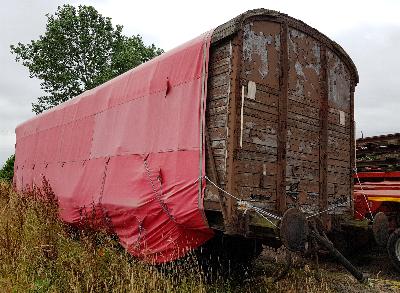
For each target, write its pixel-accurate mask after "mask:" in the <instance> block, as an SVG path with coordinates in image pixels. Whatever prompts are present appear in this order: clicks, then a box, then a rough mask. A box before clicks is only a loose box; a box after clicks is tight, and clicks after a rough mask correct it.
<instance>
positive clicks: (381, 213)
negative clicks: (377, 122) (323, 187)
mask: <svg viewBox="0 0 400 293" xmlns="http://www.w3.org/2000/svg"><path fill="white" fill-rule="evenodd" d="M399 142H400V134H390V135H382V136H375V137H368V138H362V139H358V140H357V165H358V170H357V171H358V172H356V173H355V174H354V180H355V182H354V216H355V218H356V219H359V220H362V219H368V220H370V221H371V222H372V230H373V232H374V238H375V240H376V242H377V243H378V244H380V245H382V246H386V247H387V252H388V254H389V257H390V259H391V261H392V262H393V264H394V266H395V267H396V268H397V269H398V270H399V271H400V168H399V165H400V164H399V158H398V156H399V153H400V143H399Z"/></svg>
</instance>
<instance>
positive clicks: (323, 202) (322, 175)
mask: <svg viewBox="0 0 400 293" xmlns="http://www.w3.org/2000/svg"><path fill="white" fill-rule="evenodd" d="M321 65H322V68H323V69H322V72H321V79H320V84H321V97H320V110H319V111H320V112H319V113H320V147H319V199H318V202H319V208H320V210H321V211H324V210H326V209H327V208H328V174H327V171H328V77H327V56H326V47H325V46H323V47H322V48H321ZM322 220H323V224H324V225H325V227H326V226H327V224H328V223H327V221H328V217H327V215H326V214H323V215H322Z"/></svg>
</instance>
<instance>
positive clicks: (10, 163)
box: [0, 155, 15, 182]
mask: <svg viewBox="0 0 400 293" xmlns="http://www.w3.org/2000/svg"><path fill="white" fill-rule="evenodd" d="M14 162H15V155H12V156H11V157H9V158H8V159H7V161H6V162H5V164H4V166H3V168H1V169H0V179H2V180H5V181H8V182H12V180H13V177H14Z"/></svg>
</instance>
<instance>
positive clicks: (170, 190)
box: [14, 33, 213, 263]
mask: <svg viewBox="0 0 400 293" xmlns="http://www.w3.org/2000/svg"><path fill="white" fill-rule="evenodd" d="M210 36H211V33H207V34H204V35H202V36H200V37H198V38H196V39H194V40H192V41H190V42H188V43H186V44H184V45H182V46H180V47H178V48H176V49H174V50H172V51H169V52H167V53H165V54H163V55H161V56H159V57H157V58H155V59H153V60H151V61H149V62H147V63H145V64H142V65H140V66H139V67H137V68H135V69H132V70H131V71H129V72H127V73H125V74H123V75H121V76H119V77H117V78H114V79H113V80H111V81H109V82H107V83H105V84H103V85H101V86H99V87H97V88H95V89H92V90H89V91H87V92H85V93H83V94H81V95H80V96H78V97H76V98H74V99H72V100H70V101H67V102H65V103H63V104H61V105H60V106H57V107H55V108H53V109H51V110H49V111H47V112H45V113H43V114H41V115H38V116H37V117H35V118H33V119H31V120H29V121H27V122H25V123H23V124H22V125H20V126H19V127H17V129H16V135H17V144H16V162H15V177H14V183H15V185H16V187H17V189H18V190H23V189H25V188H26V187H32V186H34V185H36V186H39V187H40V185H41V184H42V179H43V176H44V177H45V178H46V179H47V181H48V182H49V183H50V185H51V187H52V188H53V191H54V192H55V194H56V196H57V198H58V200H59V205H60V216H61V218H62V219H63V220H64V221H66V222H68V223H73V224H79V223H82V218H83V217H85V215H101V217H103V218H106V219H108V224H109V225H110V226H111V227H112V229H113V230H114V232H115V233H116V234H117V235H118V236H119V239H120V242H121V244H122V245H123V246H124V247H125V248H126V249H127V250H128V251H129V252H130V253H131V254H133V255H135V256H137V257H139V258H141V259H143V260H145V261H148V262H153V263H161V262H166V261H171V260H174V259H176V258H179V257H180V256H182V255H184V254H185V253H186V252H187V251H188V250H190V249H193V248H196V247H198V246H199V245H201V244H203V243H204V242H205V241H207V240H208V239H209V238H211V237H212V235H213V233H212V230H211V229H210V228H209V227H208V225H207V222H206V219H205V216H204V211H203V195H204V186H205V181H204V179H201V180H198V178H203V175H204V165H205V157H204V143H203V141H204V135H203V131H202V127H204V108H205V99H206V92H207V90H206V84H207V68H208V55H209V46H210ZM200 184H202V185H201V186H200ZM99 217H100V216H99Z"/></svg>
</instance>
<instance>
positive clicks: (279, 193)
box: [276, 22, 289, 214]
mask: <svg viewBox="0 0 400 293" xmlns="http://www.w3.org/2000/svg"><path fill="white" fill-rule="evenodd" d="M280 40H281V56H280V61H281V62H280V64H281V73H280V74H281V78H280V85H279V86H280V95H279V101H278V131H277V136H278V137H277V154H276V155H277V158H276V169H277V174H276V197H277V201H276V203H277V210H278V211H279V212H280V213H281V214H283V213H284V212H285V210H286V140H287V105H288V84H289V56H288V25H287V23H286V22H284V23H282V25H281V37H280Z"/></svg>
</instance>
